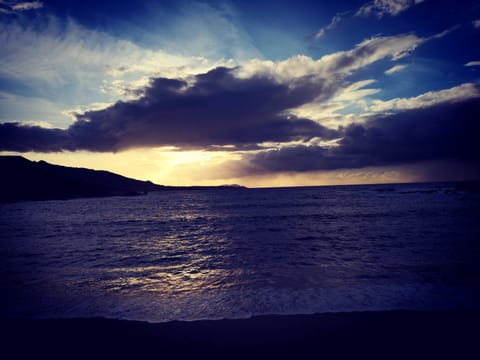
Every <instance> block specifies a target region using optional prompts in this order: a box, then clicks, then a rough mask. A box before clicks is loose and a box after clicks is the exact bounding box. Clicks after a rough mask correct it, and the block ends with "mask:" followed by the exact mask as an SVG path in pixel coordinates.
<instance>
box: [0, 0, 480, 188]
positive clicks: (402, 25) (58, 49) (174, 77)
mask: <svg viewBox="0 0 480 360" xmlns="http://www.w3.org/2000/svg"><path fill="white" fill-rule="evenodd" d="M479 39H480V1H478V0H470V1H434V0H373V1H367V0H361V1H353V0H350V1H346V0H339V1H335V2H331V1H301V0H299V1H275V2H271V1H268V2H267V1H265V2H262V1H255V2H253V1H252V2H247V1H186V0H185V1H138V2H118V1H68V0H67V1H61V0H58V1H48V0H44V1H30V2H27V1H15V0H0V42H1V43H2V46H1V49H0V59H1V61H2V66H1V68H0V151H3V153H5V154H22V155H24V156H26V157H29V158H31V159H35V160H36V159H45V160H47V161H52V162H56V163H59V164H65V165H70V166H72V165H73V166H85V167H93V168H102V169H108V170H112V171H115V172H119V173H122V174H124V175H127V176H131V177H136V178H148V179H151V180H153V181H156V182H160V183H166V184H220V183H224V182H238V183H242V184H246V185H249V186H277V185H312V184H336V183H361V182H389V181H420V180H443V179H454V178H455V179H464V178H465V179H466V178H475V177H478V176H479V174H480V173H479V169H478V166H477V165H476V164H478V160H479V159H478V158H477V157H478V156H477V155H475V154H476V153H480V151H478V150H479V149H478V145H476V144H477V143H478V141H477V140H476V138H473V137H472V136H471V134H472V133H475V132H476V131H477V130H478V127H479V125H477V122H476V121H475V119H476V118H478V114H479V112H478V110H479V106H478V102H479V98H480V90H479V89H480V46H478V44H480V41H479ZM467 110H468V111H467ZM458 114H464V115H462V116H463V117H462V118H461V119H459V115H458ZM392 124H393V125H392ZM452 134H453V135H452ZM470 142H471V143H470ZM452 174H453V175H452Z"/></svg>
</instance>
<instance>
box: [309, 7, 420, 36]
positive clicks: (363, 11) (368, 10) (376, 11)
mask: <svg viewBox="0 0 480 360" xmlns="http://www.w3.org/2000/svg"><path fill="white" fill-rule="evenodd" d="M424 1H425V0H373V1H370V2H368V3H366V4H364V5H362V6H361V7H360V8H359V9H357V10H356V11H355V10H350V11H345V12H343V13H338V14H335V16H334V17H333V18H332V20H330V23H329V24H328V25H326V26H324V27H322V28H320V30H318V31H317V32H315V33H314V34H312V35H310V36H309V38H310V39H311V40H319V39H321V38H322V37H324V36H325V35H326V34H327V32H329V31H331V30H333V29H335V28H336V27H337V26H338V25H339V24H340V23H341V22H342V21H344V20H345V19H349V18H352V17H368V16H372V15H375V16H377V17H379V18H381V17H383V16H385V15H390V16H397V15H398V14H400V13H402V12H404V11H406V10H408V9H409V8H411V7H412V6H415V5H418V4H420V3H422V2H424ZM352 14H353V15H352Z"/></svg>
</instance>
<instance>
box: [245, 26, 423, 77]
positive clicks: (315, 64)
mask: <svg viewBox="0 0 480 360" xmlns="http://www.w3.org/2000/svg"><path fill="white" fill-rule="evenodd" d="M424 41H425V40H424V39H422V38H419V37H417V36H416V35H414V34H401V35H395V36H379V37H373V38H370V39H366V40H364V41H362V42H360V43H359V44H357V45H356V46H355V47H354V48H353V49H351V50H347V51H338V52H336V53H333V54H329V55H325V56H323V57H321V58H320V59H318V60H313V59H312V58H310V57H307V56H302V55H299V56H294V57H291V58H289V59H287V60H284V61H279V62H273V61H261V60H254V61H251V62H248V63H246V64H244V65H243V66H242V67H240V68H239V71H238V74H239V76H240V77H250V76H253V75H255V74H263V75H267V76H270V77H272V78H274V79H276V80H277V81H279V82H291V81H292V79H296V78H301V77H306V76H309V77H313V78H321V79H324V81H329V79H330V78H333V79H334V80H338V79H339V78H343V77H345V76H347V75H350V74H352V73H354V72H355V71H357V70H359V69H361V68H363V67H365V66H368V65H370V64H372V63H374V62H376V61H378V60H381V59H384V58H390V59H392V60H398V59H401V58H403V57H405V56H407V55H409V54H410V53H411V52H412V51H414V50H415V49H416V48H417V47H418V46H419V45H420V44H422V43H423V42H424Z"/></svg>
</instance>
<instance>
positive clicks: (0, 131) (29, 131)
mask: <svg viewBox="0 0 480 360" xmlns="http://www.w3.org/2000/svg"><path fill="white" fill-rule="evenodd" d="M0 150H12V151H20V152H27V151H31V150H35V151H40V152H52V151H62V150H70V140H69V137H68V134H67V133H66V132H65V131H63V130H60V129H45V128H42V127H38V126H27V125H22V124H21V123H18V122H14V123H4V124H0Z"/></svg>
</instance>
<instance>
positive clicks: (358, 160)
mask: <svg viewBox="0 0 480 360" xmlns="http://www.w3.org/2000/svg"><path fill="white" fill-rule="evenodd" d="M479 115H480V99H474V100H469V101H464V102H457V103H447V104H445V103H444V104H441V105H436V106H431V107H428V108H424V109H415V110H410V111H405V112H403V113H397V114H393V115H389V116H382V117H378V118H373V119H370V120H369V121H367V122H366V123H365V124H362V125H360V124H353V125H350V126H348V127H346V128H345V129H343V134H342V139H341V140H340V141H339V146H338V147H334V148H326V147H320V146H303V145H301V146H292V147H284V148H281V149H279V150H269V151H264V152H260V153H257V154H255V155H252V156H251V157H250V158H249V161H248V164H247V165H246V166H245V167H243V168H242V171H243V172H244V173H248V174H251V173H268V172H302V171H314V170H334V169H346V168H362V167H366V166H388V165H400V164H410V163H418V162H423V161H438V160H445V161H461V162H465V163H470V164H477V165H476V166H477V170H480V165H478V164H480V141H479V139H478V136H479V134H480V122H479V120H478V119H479ZM479 174H480V172H479Z"/></svg>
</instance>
